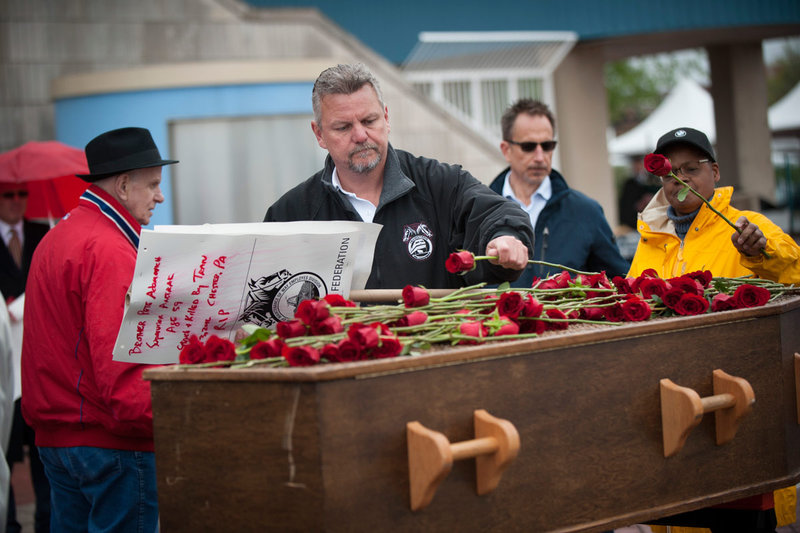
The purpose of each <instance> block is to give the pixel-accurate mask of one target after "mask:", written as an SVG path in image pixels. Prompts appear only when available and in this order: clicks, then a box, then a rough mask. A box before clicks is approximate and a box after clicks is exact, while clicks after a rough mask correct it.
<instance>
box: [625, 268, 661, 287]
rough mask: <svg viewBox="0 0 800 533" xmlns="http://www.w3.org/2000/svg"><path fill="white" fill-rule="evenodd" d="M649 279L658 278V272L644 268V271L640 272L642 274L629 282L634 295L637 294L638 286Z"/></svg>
mask: <svg viewBox="0 0 800 533" xmlns="http://www.w3.org/2000/svg"><path fill="white" fill-rule="evenodd" d="M650 278H659V275H658V272H656V270H655V269H654V268H646V269H644V270H643V271H642V273H641V274H639V277H638V278H635V279H634V280H633V281H632V282H631V287H632V288H633V291H632V292H634V293H636V292H639V285H641V284H642V282H643V281H644V280H646V279H650Z"/></svg>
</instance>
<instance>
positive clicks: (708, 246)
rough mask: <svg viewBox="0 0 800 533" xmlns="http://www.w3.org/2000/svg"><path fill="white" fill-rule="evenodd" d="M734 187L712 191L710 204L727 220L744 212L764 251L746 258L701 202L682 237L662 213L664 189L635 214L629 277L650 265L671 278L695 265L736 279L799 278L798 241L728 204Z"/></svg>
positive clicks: (724, 226)
mask: <svg viewBox="0 0 800 533" xmlns="http://www.w3.org/2000/svg"><path fill="white" fill-rule="evenodd" d="M732 194H733V187H720V188H718V189H715V190H714V197H713V198H712V199H711V205H713V206H714V209H716V210H717V211H719V212H720V213H722V214H723V215H725V217H727V219H728V220H730V221H731V222H733V223H736V220H737V219H738V218H739V217H740V216H742V215H744V216H746V217H747V219H748V220H749V221H750V222H752V223H754V224H755V225H757V226H758V228H759V229H760V230H761V231H762V232H763V233H764V236H765V237H766V238H767V247H766V251H767V253H768V254H769V255H770V256H771V259H766V258H765V257H764V256H763V255H759V256H756V257H747V256H745V255H742V254H740V253H739V252H738V251H737V250H736V248H734V247H733V244H732V243H731V235H732V234H733V232H734V229H733V228H731V227H730V226H729V225H728V224H727V223H726V222H725V221H724V220H722V219H721V218H720V217H718V216H717V215H716V213H714V212H713V211H711V210H710V209H709V208H708V206H706V205H705V204H703V206H702V207H701V208H700V212H698V213H697V216H696V217H695V219H694V222H692V226H691V227H690V228H689V231H688V233H687V234H686V237H685V238H684V240H683V241H681V240H680V238H679V237H678V235H677V234H676V233H675V226H674V225H673V223H672V221H671V220H670V219H669V218H667V208H668V207H669V203H668V202H667V199H666V197H665V196H664V191H663V189H662V190H660V191H658V193H656V195H655V196H654V197H653V199H652V200H650V203H649V204H647V207H645V209H644V211H643V212H642V213H641V214H640V215H639V223H638V229H639V234H640V236H641V237H640V238H639V246H638V248H637V249H636V255H635V256H634V257H633V262H632V263H631V269H630V271H629V272H628V275H629V276H634V277H635V276H638V275H639V274H641V273H642V271H643V270H645V269H647V268H654V269H656V271H657V272H658V275H659V276H660V277H662V278H672V277H675V276H680V275H682V274H686V273H689V272H694V271H696V270H710V271H711V273H712V274H714V275H715V276H723V277H729V278H735V277H739V276H748V275H752V274H755V275H756V276H758V277H760V278H764V279H770V280H772V281H778V282H780V283H785V284H790V283H800V246H798V245H797V243H796V242H795V241H794V239H792V238H791V237H790V236H789V235H787V234H786V233H784V232H783V230H782V229H781V228H779V227H778V226H776V225H775V224H773V223H772V221H770V220H769V219H768V218H767V217H765V216H764V215H762V214H760V213H756V212H754V211H740V210H738V209H736V208H735V207H732V206H731V205H730V201H731V195H732Z"/></svg>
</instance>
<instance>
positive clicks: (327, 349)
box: [319, 344, 339, 363]
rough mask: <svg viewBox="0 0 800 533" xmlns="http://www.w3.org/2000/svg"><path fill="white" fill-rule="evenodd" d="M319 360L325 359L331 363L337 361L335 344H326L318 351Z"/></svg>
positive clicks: (337, 351) (337, 355)
mask: <svg viewBox="0 0 800 533" xmlns="http://www.w3.org/2000/svg"><path fill="white" fill-rule="evenodd" d="M319 357H320V360H322V359H325V360H326V361H330V362H331V363H336V362H338V361H339V347H338V346H337V345H335V344H326V345H325V346H323V347H322V348H320V350H319Z"/></svg>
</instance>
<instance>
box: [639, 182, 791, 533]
mask: <svg viewBox="0 0 800 533" xmlns="http://www.w3.org/2000/svg"><path fill="white" fill-rule="evenodd" d="M732 194H733V187H720V188H718V189H716V190H714V198H713V199H711V205H713V206H714V209H716V210H717V211H719V212H720V213H722V214H723V215H725V216H726V217H727V219H728V220H730V221H731V222H733V223H735V222H736V220H737V219H738V218H739V217H740V216H742V215H744V216H746V217H747V219H748V220H749V221H750V222H752V223H754V224H755V225H757V226H758V228H759V229H760V230H761V231H762V232H763V233H764V236H765V237H766V238H767V247H766V251H767V253H768V254H769V255H770V256H772V258H771V259H766V258H765V257H764V256H763V255H762V256H758V257H747V256H744V255H742V254H740V253H739V252H738V250H736V248H734V247H733V244H732V243H731V235H732V234H733V231H734V230H733V228H731V227H730V226H729V225H728V224H727V223H726V222H725V221H724V220H722V219H721V218H719V217H718V216H717V215H716V213H714V212H713V211H711V210H710V209H709V208H708V206H706V205H705V204H703V206H702V207H701V208H700V211H699V212H698V213H697V216H696V217H695V219H694V221H693V222H692V225H691V227H690V228H689V231H688V233H687V234H686V237H685V238H684V240H683V241H681V240H680V238H679V237H678V235H677V234H676V233H675V226H674V225H673V224H672V222H671V221H670V220H669V218H668V217H667V207H669V203H668V202H667V199H666V198H665V197H664V192H663V190H660V191H658V193H656V195H655V196H654V197H653V199H652V200H651V201H650V203H649V204H648V205H647V207H645V209H644V211H643V212H642V213H641V214H640V215H639V223H638V229H639V234H640V235H641V237H640V238H639V247H638V248H637V249H636V255H635V256H634V258H633V262H632V263H631V269H630V272H629V273H628V275H629V276H634V277H635V276H638V275H639V274H641V273H642V271H643V270H645V269H647V268H654V269H655V270H656V271H657V272H658V275H659V276H660V277H662V278H671V277H675V276H680V275H682V274H686V273H688V272H694V271H696V270H710V271H711V273H712V274H713V275H715V276H723V277H730V278H734V277H739V276H749V275H751V274H755V275H757V276H758V277H760V278H764V279H771V280H773V281H778V282H780V283H786V284H789V283H800V246H798V245H797V243H796V242H795V241H794V239H792V238H791V237H790V236H789V235H787V234H785V233H784V232H783V230H781V228H779V227H778V226H776V225H775V224H773V223H772V221H770V220H769V219H768V218H767V217H765V216H764V215H762V214H760V213H756V212H754V211H740V210H738V209H736V208H734V207H731V205H730V201H731V195H732ZM774 495H775V514H776V515H777V518H778V526H782V525H787V524H793V523H794V522H795V520H796V516H795V502H796V501H797V500H796V498H797V495H796V490H795V487H788V488H785V489H781V490H776V491H775V493H774ZM651 529H652V530H653V532H654V533H663V532H665V531H666V527H665V526H651ZM671 531H672V532H673V533H688V532H698V531H709V530H708V529H702V528H689V527H672V528H671Z"/></svg>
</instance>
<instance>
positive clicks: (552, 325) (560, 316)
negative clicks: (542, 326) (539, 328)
mask: <svg viewBox="0 0 800 533" xmlns="http://www.w3.org/2000/svg"><path fill="white" fill-rule="evenodd" d="M545 314H547V317H548V318H554V319H556V320H558V322H547V329H552V330H560V329H567V328H568V327H569V322H567V315H565V314H564V313H563V312H561V311H560V310H558V309H548V310H547V311H545ZM562 320H563V322H562Z"/></svg>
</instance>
